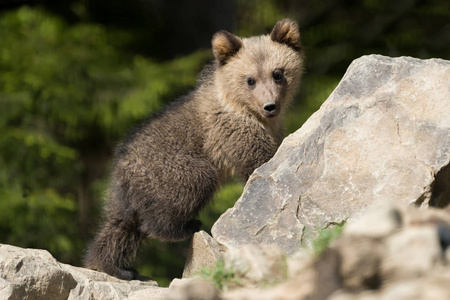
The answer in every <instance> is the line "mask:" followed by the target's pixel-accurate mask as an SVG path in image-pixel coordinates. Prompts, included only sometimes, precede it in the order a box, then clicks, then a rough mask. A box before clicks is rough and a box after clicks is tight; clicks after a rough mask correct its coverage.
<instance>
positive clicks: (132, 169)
mask: <svg viewBox="0 0 450 300" xmlns="http://www.w3.org/2000/svg"><path fill="white" fill-rule="evenodd" d="M212 51H213V54H214V63H213V64H211V65H208V66H206V67H205V69H204V70H203V71H202V72H201V73H200V75H199V78H198V82H197V87H196V88H195V90H194V91H192V92H191V93H190V94H188V95H187V96H185V97H183V98H181V99H179V100H178V101H175V102H174V103H172V104H171V105H169V106H168V107H167V108H166V109H165V110H163V111H162V112H160V113H159V114H157V115H155V116H153V117H152V118H151V119H149V120H147V121H144V122H143V123H142V124H141V125H140V126H138V127H137V128H134V129H133V130H132V131H131V133H130V134H129V135H128V137H127V138H125V139H124V141H122V143H120V144H119V145H118V147H117V148H116V150H115V160H114V167H113V171H112V176H111V183H110V186H109V189H108V194H107V199H106V200H107V201H106V205H105V209H104V223H103V226H102V228H101V229H100V231H99V232H98V234H97V235H96V237H95V239H94V241H93V242H92V244H91V245H90V247H89V250H88V253H87V255H86V257H85V266H86V267H88V268H90V269H93V270H98V271H102V272H106V273H108V274H110V275H112V276H115V277H118V278H120V279H126V280H132V279H136V278H137V277H138V273H137V272H136V270H134V269H133V268H132V267H131V262H132V259H133V257H134V256H135V254H136V251H137V249H138V247H139V245H140V244H141V242H142V241H143V240H144V239H145V238H155V239H159V240H163V241H180V240H184V239H187V238H189V237H191V236H192V235H193V234H194V233H195V232H197V231H198V230H199V229H200V226H201V222H200V221H199V220H196V219H195V218H196V216H197V215H198V213H199V212H200V210H201V209H202V208H203V207H204V206H205V205H206V204H207V203H208V201H209V200H210V199H211V198H212V197H213V194H214V192H215V191H216V189H217V188H218V186H219V182H220V181H221V180H223V179H225V178H227V177H228V176H238V177H240V178H241V179H243V180H247V179H248V177H249V176H250V174H251V173H252V172H253V171H254V170H255V169H256V168H258V167H259V166H261V165H262V164H263V163H265V162H267V161H268V160H269V159H270V158H271V157H272V156H273V155H274V154H275V151H276V150H277V148H278V146H279V144H280V143H281V140H282V138H283V132H282V127H283V126H282V117H283V115H284V113H285V112H286V109H287V107H288V105H289V103H290V101H291V100H292V98H293V94H294V92H295V90H296V88H297V87H298V85H299V82H300V77H301V73H302V65H303V58H302V57H303V51H302V46H301V43H300V32H299V29H298V25H297V23H296V22H294V21H292V20H289V19H283V20H281V21H279V22H278V23H277V24H276V25H275V26H274V28H273V30H272V32H271V34H270V35H263V36H256V37H250V38H240V37H237V36H235V35H233V34H231V33H229V32H227V31H220V32H217V33H216V34H215V35H214V36H213V39H212Z"/></svg>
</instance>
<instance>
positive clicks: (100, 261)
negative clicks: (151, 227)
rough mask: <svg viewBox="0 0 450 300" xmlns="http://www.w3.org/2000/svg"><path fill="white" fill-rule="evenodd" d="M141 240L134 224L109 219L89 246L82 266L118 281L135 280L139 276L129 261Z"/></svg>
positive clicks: (140, 234)
mask: <svg viewBox="0 0 450 300" xmlns="http://www.w3.org/2000/svg"><path fill="white" fill-rule="evenodd" d="M143 238H144V235H143V234H142V233H141V232H140V231H139V230H138V227H137V226H136V224H132V223H131V224H130V223H127V222H125V221H124V220H122V219H117V218H113V219H110V220H108V221H106V223H105V224H104V226H103V228H102V229H101V231H100V232H99V233H98V234H97V236H96V238H95V240H94V241H93V242H92V244H91V245H90V247H89V250H88V253H87V255H86V257H85V260H84V265H85V267H87V268H90V269H93V270H96V271H101V272H105V273H107V274H109V275H112V276H115V277H117V278H119V279H124V280H132V279H136V278H137V277H138V275H139V274H138V272H137V271H136V270H134V269H133V268H132V267H131V259H132V258H133V257H134V256H135V255H136V252H137V249H138V248H139V245H140V244H141V242H142V240H143Z"/></svg>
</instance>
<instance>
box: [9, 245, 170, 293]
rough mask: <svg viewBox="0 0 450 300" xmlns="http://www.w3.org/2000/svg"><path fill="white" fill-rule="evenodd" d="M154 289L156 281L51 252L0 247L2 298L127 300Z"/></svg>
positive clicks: (155, 290)
mask: <svg viewBox="0 0 450 300" xmlns="http://www.w3.org/2000/svg"><path fill="white" fill-rule="evenodd" d="M145 289H152V290H153V292H154V295H157V296H155V297H154V298H147V299H155V300H156V299H158V300H160V299H161V298H162V293H163V291H164V289H161V288H159V287H158V285H157V283H156V282H154V281H148V282H143V281H138V280H133V281H124V280H119V279H117V278H115V277H111V276H109V275H107V274H105V273H100V272H96V271H92V270H88V269H83V268H78V267H73V266H70V265H67V264H62V263H59V262H58V261H56V260H55V259H54V258H53V257H52V256H51V254H50V253H48V251H45V250H36V249H22V248H19V247H14V246H10V245H3V244H0V299H11V300H12V299H52V300H53V299H70V300H81V299H83V300H84V299H86V300H88V299H89V300H90V299H127V297H128V296H129V295H131V294H132V293H133V292H136V291H139V290H145Z"/></svg>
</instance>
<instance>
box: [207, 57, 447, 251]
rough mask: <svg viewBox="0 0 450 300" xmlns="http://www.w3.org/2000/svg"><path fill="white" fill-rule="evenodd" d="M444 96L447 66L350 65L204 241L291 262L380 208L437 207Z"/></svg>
mask: <svg viewBox="0 0 450 300" xmlns="http://www.w3.org/2000/svg"><path fill="white" fill-rule="evenodd" d="M449 86H450V62H449V61H445V60H440V59H429V60H420V59H414V58H410V57H400V58H389V57H383V56H379V55H370V56H364V57H361V58H359V59H357V60H355V61H354V62H353V63H352V64H351V65H350V67H349V68H348V70H347V72H346V74H345V76H344V77H343V79H342V80H341V82H340V83H339V85H338V86H337V88H336V89H335V90H334V92H333V93H332V94H331V95H330V97H329V98H328V99H327V100H326V102H325V103H324V104H323V105H322V107H321V108H320V110H319V111H317V112H316V113H315V114H314V115H313V116H312V117H311V118H310V119H309V120H308V121H307V122H306V123H305V124H304V125H303V126H302V127H301V128H300V129H299V130H298V131H296V132H295V133H294V134H292V135H290V136H289V137H287V138H286V139H285V140H284V141H283V143H282V145H281V146H280V148H279V150H278V152H277V153H276V154H275V156H274V157H273V158H272V159H271V160H270V161H269V162H268V163H266V164H264V165H263V166H261V167H260V168H258V169H257V170H256V171H255V172H254V173H253V174H252V175H251V177H250V178H249V180H248V182H247V184H246V186H245V189H244V192H243V194H242V196H241V197H240V199H239V200H238V201H237V202H236V204H235V206H234V207H233V208H232V209H229V210H228V211H227V212H226V213H224V214H223V215H222V216H221V217H220V218H219V220H218V221H217V222H216V223H215V224H214V227H213V229H212V235H213V237H214V238H215V239H216V240H217V241H218V242H219V243H220V244H223V245H225V246H226V247H228V248H235V247H239V246H241V245H243V244H249V243H250V244H276V245H278V246H280V247H281V248H283V249H284V250H285V251H286V252H287V253H288V254H290V253H294V252H295V251H298V250H301V249H303V247H304V246H305V245H309V244H310V243H311V240H313V239H314V238H315V236H316V234H317V231H318V230H320V229H322V228H326V227H328V226H332V225H333V224H339V223H342V222H345V221H348V222H350V223H351V222H352V221H353V220H355V219H358V217H360V216H361V215H362V214H363V213H364V212H365V211H366V210H367V209H368V207H370V206H372V205H374V204H376V203H378V202H381V201H388V202H390V203H393V204H401V205H408V204H414V205H416V206H423V207H428V206H435V207H444V206H446V205H447V204H448V203H449V202H450V188H449V186H450V180H449V179H450V167H449V160H450V117H449V116H450V88H449ZM396 222H397V221H395V220H393V223H392V224H386V226H387V228H384V229H383V228H381V229H380V230H381V233H382V232H383V231H389V230H391V229H392V228H395V226H396V225H395V223H396ZM373 234H374V235H377V234H380V233H377V232H374V233H373Z"/></svg>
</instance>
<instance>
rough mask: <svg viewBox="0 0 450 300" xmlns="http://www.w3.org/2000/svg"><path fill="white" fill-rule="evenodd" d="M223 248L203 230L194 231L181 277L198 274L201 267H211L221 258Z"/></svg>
mask: <svg viewBox="0 0 450 300" xmlns="http://www.w3.org/2000/svg"><path fill="white" fill-rule="evenodd" d="M223 252H224V248H223V247H222V246H221V245H220V244H219V243H217V242H216V240H214V239H213V238H212V237H211V236H210V235H209V234H208V233H206V232H205V231H203V230H202V231H200V232H196V233H195V234H194V237H193V238H192V242H191V245H190V247H189V252H188V256H187V259H186V263H185V265H184V271H183V278H189V277H193V276H196V275H198V273H200V271H201V270H202V268H213V267H215V265H216V262H217V261H218V260H219V259H221V258H222V255H223Z"/></svg>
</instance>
